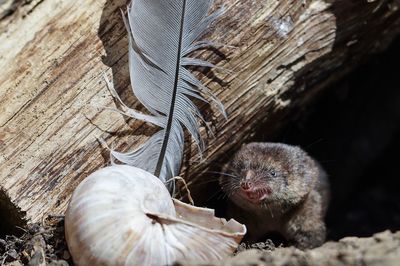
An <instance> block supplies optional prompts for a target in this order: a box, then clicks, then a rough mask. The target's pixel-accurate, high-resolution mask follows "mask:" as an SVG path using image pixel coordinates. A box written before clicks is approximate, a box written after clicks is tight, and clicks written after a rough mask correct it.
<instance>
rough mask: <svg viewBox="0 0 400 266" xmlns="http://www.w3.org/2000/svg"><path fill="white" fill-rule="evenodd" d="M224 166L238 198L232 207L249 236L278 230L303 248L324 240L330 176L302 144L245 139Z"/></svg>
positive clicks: (226, 183)
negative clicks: (297, 145)
mask: <svg viewBox="0 0 400 266" xmlns="http://www.w3.org/2000/svg"><path fill="white" fill-rule="evenodd" d="M223 170H224V173H225V174H224V175H222V176H221V178H220V184H221V187H222V189H223V190H224V191H225V193H226V194H227V195H228V197H229V198H230V200H231V201H232V202H233V203H234V205H233V206H230V208H228V209H229V210H230V212H231V215H232V216H233V217H234V218H236V219H238V220H239V221H241V222H243V223H245V224H246V226H247V228H248V232H249V233H248V237H249V239H250V240H258V239H259V238H260V237H262V236H264V235H265V234H267V233H269V232H278V233H280V234H281V235H282V236H283V237H285V238H286V239H287V240H288V241H289V242H291V243H293V244H294V245H295V246H297V247H299V248H302V249H306V248H313V247H316V246H320V245H321V244H322V243H323V242H324V241H325V235H326V229H325V223H324V221H323V219H324V216H325V212H326V208H327V205H328V197H329V184H328V180H327V177H326V174H325V172H324V170H323V169H322V168H321V167H320V166H319V164H318V163H317V162H316V161H315V160H313V159H312V158H311V157H310V156H308V155H307V153H306V152H305V151H303V150H302V149H301V148H299V147H295V146H290V145H286V144H280V143H250V144H246V145H243V146H242V148H241V149H240V150H239V151H238V152H237V153H236V154H235V155H234V157H233V159H232V160H231V161H230V162H229V163H228V164H227V165H226V166H225V167H224V169H223Z"/></svg>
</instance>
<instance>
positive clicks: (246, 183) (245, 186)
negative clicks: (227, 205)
mask: <svg viewBox="0 0 400 266" xmlns="http://www.w3.org/2000/svg"><path fill="white" fill-rule="evenodd" d="M240 187H241V188H242V189H243V190H250V189H251V182H249V181H242V182H241V183H240Z"/></svg>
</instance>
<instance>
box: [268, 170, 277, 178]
mask: <svg viewBox="0 0 400 266" xmlns="http://www.w3.org/2000/svg"><path fill="white" fill-rule="evenodd" d="M269 173H270V174H271V176H272V177H276V176H277V174H276V172H275V171H274V170H271V171H270V172H269Z"/></svg>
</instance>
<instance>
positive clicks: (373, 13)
mask: <svg viewBox="0 0 400 266" xmlns="http://www.w3.org/2000/svg"><path fill="white" fill-rule="evenodd" d="M0 3H1V6H0V7H1V8H0V14H1V15H0V149H1V153H0V187H1V189H2V191H4V192H3V193H4V194H6V195H7V197H8V198H9V199H10V201H11V202H12V203H13V204H14V205H15V206H17V207H18V208H20V210H21V215H26V217H27V219H28V220H30V221H38V220H40V219H41V218H42V217H43V216H44V215H47V214H60V213H63V211H64V210H65V208H66V206H67V203H68V200H69V197H70V195H71V193H72V191H73V189H74V188H75V187H76V186H77V185H78V184H79V182H80V181H81V180H83V179H84V178H85V177H86V176H87V175H89V174H90V173H91V172H93V171H95V170H96V169H98V168H100V167H102V166H105V165H107V164H108V154H107V152H106V151H105V150H104V148H102V147H101V145H100V144H99V142H98V141H97V139H98V138H103V139H105V140H106V141H107V143H108V144H109V145H112V146H114V147H115V148H117V149H118V150H121V151H123V150H129V149H132V148H133V147H137V146H138V145H139V144H140V143H143V142H144V141H145V140H146V139H147V138H148V137H149V136H151V135H152V134H153V133H154V132H155V131H156V130H157V129H156V128H154V127H152V126H150V125H147V124H144V123H142V122H139V121H132V120H127V119H126V118H124V117H122V116H121V115H119V114H116V113H113V112H110V111H108V110H104V109H103V108H99V107H113V108H114V107H115V106H116V103H115V102H114V100H113V98H112V97H111V95H110V93H109V91H108V90H107V88H106V85H105V82H104V80H103V79H102V74H103V73H106V74H107V75H108V76H109V77H110V78H111V77H112V79H113V81H114V83H115V85H116V88H117V90H118V91H119V92H121V95H122V98H123V99H124V100H126V101H127V102H128V103H129V105H131V106H132V107H135V108H138V109H139V110H143V109H142V107H141V106H140V104H139V103H138V102H137V101H136V100H135V98H134V96H132V93H131V90H130V84H129V75H128V62H127V47H128V43H127V38H126V33H125V29H124V27H123V23H122V19H121V15H120V10H119V9H120V8H121V7H124V5H126V1H121V0H116V1H111V0H96V1H95V0H85V1H71V0H59V1H51V0H40V1H7V0H6V1H3V2H0ZM222 3H223V4H224V5H225V6H226V7H227V13H226V14H225V16H224V17H223V18H222V19H221V20H220V21H219V22H218V23H217V24H216V25H215V27H214V28H213V29H212V30H211V31H210V32H211V33H210V34H209V35H208V36H207V37H208V38H210V39H213V40H216V41H217V42H220V43H226V44H229V45H231V46H234V47H236V48H231V47H224V48H221V49H219V50H217V51H205V52H202V53H199V56H201V57H204V58H209V59H210V60H211V61H212V62H214V63H218V65H219V66H223V67H225V68H228V69H230V70H231V71H232V73H233V74H229V73H224V72H218V71H211V72H210V71H206V70H202V71H200V73H199V75H200V76H201V77H202V78H203V80H204V81H205V82H206V83H207V84H208V85H209V87H210V88H211V89H212V91H213V92H215V93H216V94H217V95H218V96H219V97H220V99H221V100H222V102H223V103H224V104H225V106H226V109H227V111H228V114H229V119H228V120H224V118H223V117H222V115H220V114H219V113H218V112H216V110H215V108H214V107H212V106H207V105H205V106H203V107H202V109H203V110H204V112H205V114H206V117H207V119H208V120H209V121H212V122H213V129H214V131H215V134H216V137H215V138H209V139H208V149H207V150H206V152H205V154H204V157H203V159H202V160H201V162H200V163H199V162H197V161H198V159H196V158H197V156H196V154H195V149H194V148H193V147H189V148H188V149H187V153H186V154H187V156H186V157H187V158H186V159H187V162H188V163H186V166H185V168H184V172H183V176H184V177H185V178H187V179H189V180H192V181H195V180H196V179H198V178H199V177H200V176H201V174H200V173H201V172H202V171H203V170H205V169H207V167H208V166H209V164H210V162H212V161H213V160H216V159H218V158H219V157H220V156H221V155H222V154H224V153H226V152H227V151H230V150H232V149H235V147H237V146H238V144H240V143H242V142H244V141H246V140H247V139H249V138H251V137H252V136H254V134H255V133H256V132H259V130H260V129H261V128H263V129H267V130H266V132H265V135H266V136H268V135H270V134H273V133H274V132H276V130H277V129H278V128H279V127H280V126H282V125H284V124H285V123H287V122H289V121H290V114H293V111H294V110H295V111H296V113H300V112H301V109H302V108H304V107H305V106H306V104H307V103H308V102H309V101H311V100H312V99H313V98H314V97H315V96H316V95H317V93H318V92H319V91H321V90H322V89H324V88H326V87H327V85H328V84H330V83H331V82H333V81H335V80H337V79H339V78H340V77H342V76H343V75H345V74H347V73H348V72H349V71H350V70H351V69H353V68H355V67H356V66H357V64H359V63H360V62H362V61H363V60H365V59H366V58H368V56H369V55H371V54H372V53H375V52H378V51H381V50H383V49H385V47H387V45H388V44H389V43H390V41H391V40H392V39H393V38H394V37H395V36H396V35H397V34H398V32H399V29H400V27H399V23H400V11H399V2H398V1H369V2H368V1H356V0H346V1H341V0H337V1H328V0H326V1H323V0H302V1H300V0H292V1H290V0H286V1H285V0H280V1H278V0H253V1H239V0H225V1H222V0H217V1H216V6H219V5H221V4H222ZM261 126H262V127H261ZM192 146H193V145H192Z"/></svg>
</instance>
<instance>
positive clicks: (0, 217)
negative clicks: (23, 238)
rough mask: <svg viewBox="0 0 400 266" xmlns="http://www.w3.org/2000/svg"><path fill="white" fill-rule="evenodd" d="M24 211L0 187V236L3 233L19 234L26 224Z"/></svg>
mask: <svg viewBox="0 0 400 266" xmlns="http://www.w3.org/2000/svg"><path fill="white" fill-rule="evenodd" d="M23 217H25V213H24V212H22V211H21V210H20V209H19V208H17V207H16V206H15V205H14V204H12V203H11V201H10V198H9V197H8V196H7V194H6V193H5V192H4V191H3V190H2V189H1V188H0V238H2V237H4V236H5V235H19V234H21V233H23V231H22V230H21V228H23V227H24V226H25V225H26V221H25V220H24V218H23Z"/></svg>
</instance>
